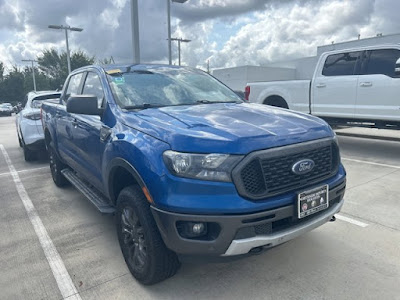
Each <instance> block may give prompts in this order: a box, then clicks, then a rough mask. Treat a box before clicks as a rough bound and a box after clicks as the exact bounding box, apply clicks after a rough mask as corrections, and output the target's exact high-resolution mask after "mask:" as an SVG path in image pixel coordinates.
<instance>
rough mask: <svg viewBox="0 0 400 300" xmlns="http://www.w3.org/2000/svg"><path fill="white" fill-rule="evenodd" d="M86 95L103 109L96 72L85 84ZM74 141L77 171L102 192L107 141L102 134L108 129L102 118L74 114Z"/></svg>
mask: <svg viewBox="0 0 400 300" xmlns="http://www.w3.org/2000/svg"><path fill="white" fill-rule="evenodd" d="M82 94H84V95H94V96H96V97H97V100H98V107H99V108H103V105H104V104H103V102H105V101H104V93H103V87H102V85H101V82H100V79H99V76H98V74H97V73H96V72H95V71H93V72H92V71H90V72H88V73H87V75H86V78H85V80H84V84H83V91H82ZM72 116H73V120H72V124H73V127H74V128H73V140H74V147H75V152H76V153H78V156H77V157H76V167H75V168H76V171H78V172H79V173H81V174H83V175H85V177H86V178H87V180H88V181H89V182H90V183H92V184H93V185H95V186H96V187H97V188H98V189H100V190H102V189H103V188H102V187H103V184H102V176H101V174H102V173H101V165H102V164H101V161H102V154H103V152H104V148H105V145H106V142H107V139H103V137H104V136H102V138H101V137H100V132H101V131H104V130H107V129H108V128H107V127H106V126H105V125H104V124H103V122H102V120H101V118H100V116H90V115H83V114H73V115H72Z"/></svg>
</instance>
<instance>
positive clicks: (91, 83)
mask: <svg viewBox="0 0 400 300" xmlns="http://www.w3.org/2000/svg"><path fill="white" fill-rule="evenodd" d="M83 94H85V95H94V96H96V97H97V106H98V107H99V108H101V107H102V106H103V99H104V92H103V88H102V86H101V82H100V78H99V76H98V75H97V74H96V73H94V72H89V73H88V74H87V77H86V80H85V84H84V85H83Z"/></svg>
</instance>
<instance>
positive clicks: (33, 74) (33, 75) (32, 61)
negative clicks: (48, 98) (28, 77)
mask: <svg viewBox="0 0 400 300" xmlns="http://www.w3.org/2000/svg"><path fill="white" fill-rule="evenodd" d="M22 61H28V62H31V63H32V77H33V89H34V91H35V92H36V80H35V69H34V68H33V63H34V62H37V60H34V59H23V60H22Z"/></svg>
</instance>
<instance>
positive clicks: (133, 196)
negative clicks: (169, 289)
mask: <svg viewBox="0 0 400 300" xmlns="http://www.w3.org/2000/svg"><path fill="white" fill-rule="evenodd" d="M117 201H118V202H117V213H116V217H117V233H118V240H119V244H120V246H121V250H122V254H123V256H124V259H125V262H126V264H127V265H128V268H129V270H130V272H131V273H132V275H133V276H134V277H135V278H136V280H138V281H139V282H140V283H142V284H145V285H150V284H155V283H157V282H160V281H162V280H165V279H167V278H169V277H171V276H173V275H174V274H175V273H176V272H177V270H178V269H179V266H180V263H179V260H178V258H177V256H176V254H175V253H174V252H172V251H171V250H169V249H167V247H166V246H165V244H164V242H163V240H162V238H161V235H160V233H159V231H158V228H157V225H156V223H155V221H154V219H153V216H152V214H151V212H150V207H149V205H148V203H147V201H146V198H145V196H144V195H143V193H142V191H141V190H140V188H139V187H137V186H129V187H126V188H124V189H123V190H122V191H121V193H120V194H119V196H118V200H117Z"/></svg>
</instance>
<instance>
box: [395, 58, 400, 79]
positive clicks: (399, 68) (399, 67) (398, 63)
mask: <svg viewBox="0 0 400 300" xmlns="http://www.w3.org/2000/svg"><path fill="white" fill-rule="evenodd" d="M394 74H395V75H400V58H399V59H398V60H397V61H396V66H395V67H394Z"/></svg>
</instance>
